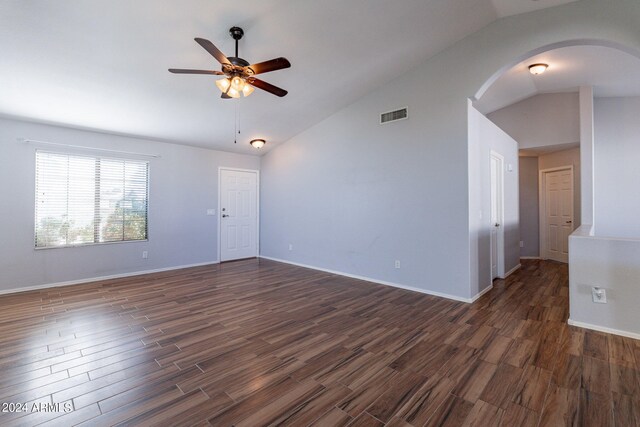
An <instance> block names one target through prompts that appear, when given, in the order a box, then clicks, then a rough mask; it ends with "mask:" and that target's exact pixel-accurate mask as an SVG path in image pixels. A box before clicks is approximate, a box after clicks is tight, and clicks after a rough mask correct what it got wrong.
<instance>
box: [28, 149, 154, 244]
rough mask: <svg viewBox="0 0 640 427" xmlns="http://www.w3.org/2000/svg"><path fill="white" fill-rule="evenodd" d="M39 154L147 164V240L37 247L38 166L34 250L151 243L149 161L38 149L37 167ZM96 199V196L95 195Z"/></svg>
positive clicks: (35, 185) (35, 184) (35, 155)
mask: <svg viewBox="0 0 640 427" xmlns="http://www.w3.org/2000/svg"><path fill="white" fill-rule="evenodd" d="M38 153H48V154H58V155H62V156H76V157H87V158H93V159H101V160H102V159H104V160H117V161H135V162H142V163H146V164H147V182H146V195H147V200H146V207H147V210H146V238H145V239H135V240H134V239H129V240H114V241H108V242H95V241H94V242H87V243H76V244H66V245H52V246H37V243H38V241H37V228H38V225H37V221H38V215H37V212H38V206H37V204H38V169H37V166H36V167H35V168H34V175H35V176H34V180H35V182H34V196H35V198H34V202H35V203H34V218H33V245H34V250H36V251H40V250H49V249H64V248H78V247H84V246H102V245H113V244H122V243H144V242H148V241H149V234H150V231H149V230H150V226H149V223H150V221H149V211H150V207H149V200H150V192H149V183H150V181H151V162H149V161H148V160H141V159H139V158H133V157H116V156H101V155H97V154H87V153H75V152H70V151H55V150H42V149H36V150H35V153H34V164H35V165H37V162H38ZM94 197H95V195H94Z"/></svg>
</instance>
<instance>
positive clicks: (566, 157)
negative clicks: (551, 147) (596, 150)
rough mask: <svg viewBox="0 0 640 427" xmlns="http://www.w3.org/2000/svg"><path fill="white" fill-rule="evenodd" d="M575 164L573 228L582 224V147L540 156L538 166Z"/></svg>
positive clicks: (545, 167)
mask: <svg viewBox="0 0 640 427" xmlns="http://www.w3.org/2000/svg"><path fill="white" fill-rule="evenodd" d="M562 166H573V229H574V230H575V229H576V228H578V227H579V226H580V224H582V219H581V218H582V212H581V210H580V209H581V205H582V203H581V199H580V187H581V185H580V176H581V168H580V149H579V148H572V149H571V150H562V151H556V152H553V153H549V154H545V155H543V156H540V157H539V159H538V167H539V169H540V170H544V169H552V168H558V167H562Z"/></svg>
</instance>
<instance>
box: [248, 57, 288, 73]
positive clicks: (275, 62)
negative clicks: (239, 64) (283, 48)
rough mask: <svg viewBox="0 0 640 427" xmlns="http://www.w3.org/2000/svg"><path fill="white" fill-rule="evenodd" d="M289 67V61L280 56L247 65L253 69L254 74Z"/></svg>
mask: <svg viewBox="0 0 640 427" xmlns="http://www.w3.org/2000/svg"><path fill="white" fill-rule="evenodd" d="M289 67H291V63H290V62H289V61H288V60H287V58H282V57H280V58H275V59H271V60H269V61H264V62H258V63H257V64H251V65H249V68H251V69H252V70H253V73H254V74H262V73H268V72H270V71H276V70H282V69H283V68H289Z"/></svg>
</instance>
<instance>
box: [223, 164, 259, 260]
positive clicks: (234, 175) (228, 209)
mask: <svg viewBox="0 0 640 427" xmlns="http://www.w3.org/2000/svg"><path fill="white" fill-rule="evenodd" d="M255 256H258V172H257V171H240V170H233V169H220V261H230V260H234V259H242V258H252V257H255Z"/></svg>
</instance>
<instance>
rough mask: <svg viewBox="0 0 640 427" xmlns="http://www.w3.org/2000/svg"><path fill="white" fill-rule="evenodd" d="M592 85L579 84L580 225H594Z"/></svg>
mask: <svg viewBox="0 0 640 427" xmlns="http://www.w3.org/2000/svg"><path fill="white" fill-rule="evenodd" d="M593 153H594V144H593V87H591V86H580V174H581V183H580V189H581V198H582V202H581V207H582V225H594V213H593V211H594V208H593V206H594V202H593V201H594V194H593V188H594V170H593V165H594V158H593Z"/></svg>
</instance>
